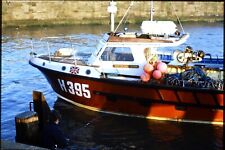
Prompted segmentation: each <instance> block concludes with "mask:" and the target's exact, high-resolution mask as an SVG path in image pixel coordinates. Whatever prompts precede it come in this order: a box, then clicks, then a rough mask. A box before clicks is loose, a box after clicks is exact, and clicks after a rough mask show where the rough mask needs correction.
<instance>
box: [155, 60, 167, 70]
mask: <svg viewBox="0 0 225 150" xmlns="http://www.w3.org/2000/svg"><path fill="white" fill-rule="evenodd" d="M157 70H159V71H161V73H166V72H167V65H166V64H165V63H164V62H158V63H157Z"/></svg>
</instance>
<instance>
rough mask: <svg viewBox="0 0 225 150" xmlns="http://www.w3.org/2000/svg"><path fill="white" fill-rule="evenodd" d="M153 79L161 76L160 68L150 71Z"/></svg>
mask: <svg viewBox="0 0 225 150" xmlns="http://www.w3.org/2000/svg"><path fill="white" fill-rule="evenodd" d="M152 76H153V78H154V79H156V80H158V79H161V77H162V72H161V71H160V70H154V71H153V73H152Z"/></svg>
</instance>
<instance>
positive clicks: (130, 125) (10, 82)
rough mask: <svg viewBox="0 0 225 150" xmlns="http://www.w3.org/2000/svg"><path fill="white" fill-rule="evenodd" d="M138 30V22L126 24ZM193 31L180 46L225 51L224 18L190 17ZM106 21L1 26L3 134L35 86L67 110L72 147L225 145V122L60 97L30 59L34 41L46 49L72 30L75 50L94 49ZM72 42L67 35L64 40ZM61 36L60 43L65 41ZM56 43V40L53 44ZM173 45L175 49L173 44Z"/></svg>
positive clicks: (205, 149)
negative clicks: (118, 110)
mask: <svg viewBox="0 0 225 150" xmlns="http://www.w3.org/2000/svg"><path fill="white" fill-rule="evenodd" d="M127 27H128V28H129V30H130V31H137V30H138V28H139V25H134V26H132V25H128V26H127ZM183 27H184V29H185V32H188V33H190V34H191V36H190V38H189V39H188V41H187V42H186V43H185V44H183V45H181V46H180V47H177V48H180V49H181V50H182V49H184V48H185V47H186V46H187V45H191V46H192V47H193V49H194V50H204V51H205V52H206V53H212V54H213V55H218V56H223V53H224V45H223V44H224V41H223V39H224V34H223V33H224V28H223V23H189V24H184V25H183ZM108 30H109V28H108V26H106V25H76V26H61V27H48V28H47V27H40V28H24V29H20V28H19V29H18V28H17V29H16V28H15V29H14V28H11V29H3V33H2V63H1V64H2V66H1V67H2V74H1V76H2V77H1V79H2V84H1V90H2V91H1V139H6V140H11V141H14V140H15V134H16V133H15V122H14V121H15V120H14V119H15V116H16V115H17V114H19V113H21V112H24V111H28V110H29V102H30V101H32V91H33V90H38V91H41V92H43V93H44V95H45V97H46V99H47V102H48V104H49V105H50V107H51V108H52V109H53V107H54V108H55V109H57V110H59V111H60V112H61V114H62V116H63V120H62V122H61V127H62V129H63V130H64V132H65V133H66V134H68V135H69V137H70V139H71V145H70V148H72V149H76V148H77V149H151V150H164V149H165V150H176V149H177V150H178V149H188V150H190V149H196V150H200V149H202V150H221V149H223V127H221V126H213V125H203V124H192V123H177V122H165V121H153V120H145V119H140V118H129V117H121V116H114V115H106V114H102V113H97V112H92V111H89V110H85V109H82V108H78V107H75V106H72V105H71V104H68V103H66V102H64V101H62V100H57V97H56V94H55V93H54V92H53V90H52V89H51V87H50V85H49V84H48V83H47V80H46V79H45V78H44V76H43V75H42V74H41V73H40V72H39V71H38V70H37V69H36V68H33V67H32V66H30V65H29V64H28V60H29V57H30V55H29V54H30V52H31V49H32V47H31V42H33V43H34V51H38V52H46V51H47V48H46V45H44V46H43V44H45V43H44V42H40V39H41V38H42V37H46V36H70V37H72V40H73V42H74V43H73V47H74V48H76V49H77V53H78V54H79V55H80V56H82V54H91V52H92V50H93V47H94V46H95V45H96V44H97V42H98V40H99V39H100V38H101V36H102V34H103V33H104V32H106V31H108ZM66 42H68V40H67V41H66ZM66 42H65V41H62V42H61V44H65V43H66ZM51 47H52V48H53V49H56V48H58V47H59V45H58V43H57V44H53V45H51ZM171 50H172V49H171Z"/></svg>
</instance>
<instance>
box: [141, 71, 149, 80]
mask: <svg viewBox="0 0 225 150" xmlns="http://www.w3.org/2000/svg"><path fill="white" fill-rule="evenodd" d="M149 80H150V74H148V73H146V72H144V73H143V74H142V75H141V81H143V82H148V81H149Z"/></svg>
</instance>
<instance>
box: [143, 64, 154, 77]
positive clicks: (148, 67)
mask: <svg viewBox="0 0 225 150" xmlns="http://www.w3.org/2000/svg"><path fill="white" fill-rule="evenodd" d="M153 70H154V67H153V65H151V64H149V63H147V64H145V65H144V71H145V72H146V73H149V74H150V73H151V72H152V71H153Z"/></svg>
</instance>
